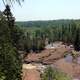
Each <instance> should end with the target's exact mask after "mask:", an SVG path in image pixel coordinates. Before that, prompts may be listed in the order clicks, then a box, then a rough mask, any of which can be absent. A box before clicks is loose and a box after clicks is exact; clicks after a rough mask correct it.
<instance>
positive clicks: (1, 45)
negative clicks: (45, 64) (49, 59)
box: [0, 5, 80, 80]
mask: <svg viewBox="0 0 80 80" xmlns="http://www.w3.org/2000/svg"><path fill="white" fill-rule="evenodd" d="M56 41H61V42H63V43H64V44H67V45H70V44H72V45H73V46H74V49H75V50H76V51H80V20H52V21H28V22H15V17H13V15H12V13H11V10H10V7H9V5H6V8H5V10H4V11H2V12H0V80H21V76H22V58H21V56H20V54H19V52H18V51H25V52H26V54H29V53H30V52H33V53H35V54H38V53H40V52H41V51H43V50H45V46H46V45H47V44H53V42H56ZM48 70H49V71H48V72H49V73H46V71H45V74H48V75H49V74H50V75H52V74H53V72H54V71H53V70H52V72H51V73H50V70H51V68H49V69H48ZM56 74H58V72H57V73H56ZM56 74H55V75H56ZM53 76H54V75H53ZM59 76H61V75H60V73H59ZM43 77H44V76H43ZM46 77H47V76H46V75H45V77H44V80H45V79H46ZM48 78H49V77H48ZM52 78H53V77H52ZM56 79H57V78H56ZM61 79H62V78H61ZM46 80H47V79H46ZM48 80H49V79H48ZM50 80H52V79H50ZM57 80H59V78H58V79H57ZM63 80H65V79H63Z"/></svg>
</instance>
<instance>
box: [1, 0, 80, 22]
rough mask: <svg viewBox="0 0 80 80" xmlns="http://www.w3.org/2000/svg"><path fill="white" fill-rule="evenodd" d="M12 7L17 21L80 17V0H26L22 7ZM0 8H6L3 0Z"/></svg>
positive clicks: (15, 5) (16, 5)
mask: <svg viewBox="0 0 80 80" xmlns="http://www.w3.org/2000/svg"><path fill="white" fill-rule="evenodd" d="M11 8H12V13H13V15H14V16H15V17H16V20H17V21H31V20H55V19H79V18H80V0H25V1H24V2H23V3H22V7H21V6H19V5H18V4H14V6H13V7H11ZM0 10H4V5H3V3H2V2H1V0H0Z"/></svg>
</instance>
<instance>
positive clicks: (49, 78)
mask: <svg viewBox="0 0 80 80" xmlns="http://www.w3.org/2000/svg"><path fill="white" fill-rule="evenodd" d="M41 77H42V80H72V79H71V78H70V77H69V76H67V75H66V74H65V73H63V72H61V71H58V70H56V69H55V68H52V67H48V68H46V69H45V71H44V73H43V74H42V76H41Z"/></svg>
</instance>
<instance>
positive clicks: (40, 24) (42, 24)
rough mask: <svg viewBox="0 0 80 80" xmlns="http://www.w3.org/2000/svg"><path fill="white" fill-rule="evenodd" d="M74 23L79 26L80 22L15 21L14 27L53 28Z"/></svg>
mask: <svg viewBox="0 0 80 80" xmlns="http://www.w3.org/2000/svg"><path fill="white" fill-rule="evenodd" d="M72 21H74V22H75V23H77V24H80V20H48V21H17V22H16V25H18V26H20V27H38V28H40V27H54V26H59V25H65V24H70V23H71V22H72Z"/></svg>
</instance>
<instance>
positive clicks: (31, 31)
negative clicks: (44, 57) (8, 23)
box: [21, 20, 80, 52]
mask: <svg viewBox="0 0 80 80" xmlns="http://www.w3.org/2000/svg"><path fill="white" fill-rule="evenodd" d="M25 24H27V27H28V28H27V27H25V26H24V27H21V28H23V30H24V32H25V37H26V38H25V41H24V42H25V47H24V49H26V50H27V51H28V52H30V51H31V50H32V51H35V52H39V51H41V50H43V49H44V48H45V45H46V42H47V43H53V42H54V41H62V42H64V43H67V44H73V45H74V47H75V50H78V51H79V50H80V22H79V20H58V21H43V22H42V21H40V22H39V21H37V22H36V21H34V22H27V23H26V22H25ZM34 25H36V26H34ZM45 25H46V26H45Z"/></svg>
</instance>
